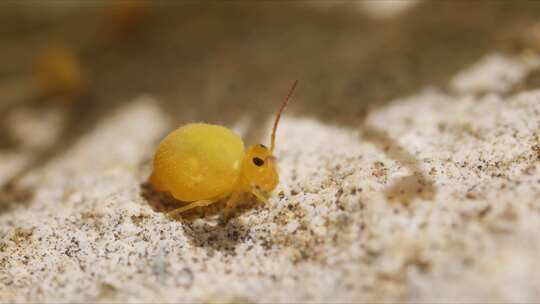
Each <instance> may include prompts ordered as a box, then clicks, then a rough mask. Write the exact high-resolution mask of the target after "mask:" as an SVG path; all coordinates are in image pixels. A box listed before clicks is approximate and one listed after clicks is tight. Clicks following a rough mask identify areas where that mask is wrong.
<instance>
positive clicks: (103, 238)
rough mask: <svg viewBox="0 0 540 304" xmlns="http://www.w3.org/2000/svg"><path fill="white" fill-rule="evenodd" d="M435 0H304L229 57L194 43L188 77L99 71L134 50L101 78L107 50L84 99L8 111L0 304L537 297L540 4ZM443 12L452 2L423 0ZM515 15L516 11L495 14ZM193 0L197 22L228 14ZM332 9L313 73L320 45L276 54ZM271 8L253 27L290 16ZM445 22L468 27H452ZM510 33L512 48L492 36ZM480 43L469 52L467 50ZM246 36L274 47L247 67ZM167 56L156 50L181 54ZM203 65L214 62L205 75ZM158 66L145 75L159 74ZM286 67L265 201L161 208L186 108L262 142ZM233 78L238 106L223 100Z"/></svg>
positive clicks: (229, 47)
mask: <svg viewBox="0 0 540 304" xmlns="http://www.w3.org/2000/svg"><path fill="white" fill-rule="evenodd" d="M430 5H433V4H428V5H427V7H425V6H423V5H420V6H419V7H416V8H409V10H410V11H408V12H406V13H405V14H404V15H401V17H394V18H397V19H390V20H386V19H384V20H386V21H381V20H379V19H376V20H371V19H369V20H367V19H362V18H359V17H355V18H349V17H347V16H349V15H348V13H346V12H345V11H347V10H341V9H340V8H310V9H309V10H308V9H306V8H303V7H300V8H296V9H294V8H293V10H297V11H295V13H296V14H298V13H299V12H303V13H304V15H302V16H303V18H304V20H307V21H305V22H307V23H308V25H305V24H304V25H298V26H297V28H296V29H295V30H292V33H288V34H284V36H283V37H278V38H275V39H273V40H270V41H266V40H257V39H255V38H253V37H252V36H250V35H252V34H251V33H244V34H243V35H247V37H248V38H246V37H245V36H242V35H240V36H239V37H241V38H239V40H238V41H235V42H228V43H229V44H227V43H225V44H222V45H221V48H220V49H219V50H220V52H221V54H225V55H223V57H212V56H210V57H209V58H213V59H210V60H208V61H205V62H203V61H197V56H195V55H194V53H192V52H191V51H190V50H185V51H184V53H182V55H184V56H193V57H192V58H191V59H192V60H195V61H196V62H198V63H199V64H191V65H187V64H185V65H182V64H181V63H182V61H181V59H180V62H181V63H180V65H182V67H183V68H186V69H187V72H186V74H185V75H184V74H176V73H177V72H178V71H179V70H180V69H178V70H175V69H173V70H172V71H171V70H166V71H165V72H164V73H169V74H166V75H165V76H166V78H167V79H170V78H171V77H177V76H178V75H184V76H183V77H184V78H182V79H183V80H184V82H182V84H180V85H179V86H180V87H179V88H178V89H172V88H173V85H172V82H171V83H167V82H163V83H160V84H161V85H159V86H156V85H155V83H154V82H152V81H151V80H144V78H145V77H143V76H141V75H139V74H137V75H133V78H134V79H138V78H140V79H143V80H139V82H137V81H136V80H134V83H127V84H126V85H125V86H122V87H121V88H116V87H115V88H114V89H111V88H112V86H113V85H116V86H118V82H116V83H112V84H108V85H107V81H109V80H110V81H112V79H113V78H114V77H119V76H122V75H124V76H126V75H128V74H130V73H132V71H131V70H132V69H136V68H141V65H142V66H145V64H148V62H147V61H146V60H148V59H147V58H146V57H145V59H144V60H143V59H140V58H139V59H140V60H141V61H140V62H139V63H138V64H139V65H137V54H135V55H133V56H134V58H135V59H134V60H135V64H134V66H129V67H128V66H122V61H120V62H119V63H118V66H119V68H118V70H117V71H116V72H115V71H111V75H108V76H107V75H105V74H99V73H100V69H103V70H106V69H107V68H108V69H110V64H109V63H110V62H115V60H117V59H118V58H117V56H119V55H118V54H121V53H120V52H119V53H118V54H117V53H115V51H114V50H113V51H110V53H107V52H106V53H105V55H104V57H100V58H101V59H96V65H95V67H93V68H92V69H93V73H95V75H102V76H103V78H99V79H96V80H95V92H94V97H93V98H95V99H91V100H93V102H95V104H93V106H92V107H88V104H86V106H85V107H86V108H85V107H82V106H80V107H82V110H81V108H78V107H77V106H74V107H71V108H70V107H65V106H54V107H53V106H51V107H46V108H39V109H36V108H34V107H31V106H21V107H18V108H15V109H11V110H10V112H9V113H8V114H9V115H7V114H6V115H7V116H5V117H6V119H5V121H4V122H3V124H4V125H5V126H6V130H9V134H10V137H11V140H12V141H13V142H15V143H16V144H12V145H11V146H10V147H8V148H6V149H3V150H2V153H1V154H0V161H1V162H0V169H1V170H0V181H1V182H2V183H4V184H9V181H10V179H11V178H12V177H13V176H17V174H20V171H21V168H27V167H28V165H29V164H31V166H30V168H31V169H30V170H28V171H24V172H25V174H24V175H22V176H21V179H20V180H18V181H17V184H16V185H8V186H5V187H4V189H3V191H2V196H1V200H0V202H1V211H0V300H1V301H4V302H9V301H21V302H23V301H39V302H42V301H46V302H73V301H77V302H89V301H92V302H93V301H103V302H112V301H119V302H148V301H153V302H194V301H196V302H205V303H207V302H208V303H243V302H245V303H263V302H289V303H290V302H340V303H342V302H373V301H391V302H395V301H408V302H415V303H416V302H448V301H459V302H480V301H490V302H538V301H539V300H540V284H538V282H540V274H539V272H538V269H540V261H539V260H538V258H537V257H538V256H540V235H539V234H538V231H540V201H539V200H538V197H540V167H539V166H540V139H539V133H538V132H539V131H538V130H539V127H540V91H539V90H536V89H537V88H538V87H539V86H538V67H539V62H540V57H539V55H538V53H537V51H538V50H536V49H535V44H534V43H533V44H529V42H528V40H525V43H524V42H523V40H522V38H523V36H521V34H520V35H518V36H512V35H511V33H510V34H508V33H507V32H506V30H508V29H511V28H512V27H513V26H518V25H522V24H523V23H526V22H527V20H528V19H527V18H526V17H525V16H527V12H528V11H530V9H527V8H524V9H517V8H514V9H508V8H505V7H502V8H501V7H498V6H497V5H494V4H484V6H483V7H478V8H477V10H476V11H472V12H469V15H467V14H465V16H461V17H460V18H458V19H457V20H456V19H455V18H457V17H456V16H454V15H452V12H451V10H448V8H447V7H437V6H436V7H435V8H433V7H431V6H430ZM479 5H480V4H479ZM236 9H238V8H236ZM244 9H245V10H247V11H248V12H249V9H253V10H254V12H255V15H257V14H258V13H260V11H258V9H257V8H249V9H247V8H245V7H243V8H241V9H240V10H239V13H238V14H239V16H241V17H239V19H240V20H241V21H240V22H239V23H240V24H242V22H244V21H253V20H254V19H252V18H254V17H245V15H244V13H245V11H243V10H244ZM272 9H275V10H276V11H278V12H282V13H283V12H284V11H282V8H280V7H277V8H276V7H272V8H271V10H270V11H271V12H275V11H272ZM311 9H312V10H311ZM433 9H439V11H436V12H438V13H440V15H439V17H438V18H434V19H433V20H432V19H431V17H429V16H425V15H423V14H422V13H425V12H426V10H433ZM288 10H290V8H288ZM288 10H285V11H288ZM505 11H510V12H512V14H514V15H515V16H518V17H516V18H517V21H515V20H514V19H512V18H508V19H505V18H503V16H505V15H504V14H505ZM519 12H521V13H519ZM349 13H350V14H353V15H354V14H356V15H358V14H360V13H359V12H352V11H351V12H349ZM208 14H209V15H208ZM291 14H292V13H291ZM223 15H224V16H227V14H225V13H224V14H223ZM292 15H294V14H292ZM200 16H202V17H199V18H201V19H197V18H195V19H194V21H193V22H195V24H196V25H197V26H200V25H201V24H206V23H205V22H207V21H208V20H214V19H213V18H211V17H212V16H213V17H215V16H214V15H212V13H202V14H201V15H200ZM219 16H221V15H219ZM264 16H266V15H264ZM339 16H342V17H343V16H344V17H343V19H342V21H341V22H337V25H336V24H335V23H332V24H334V25H333V26H335V27H336V28H332V25H328V27H330V29H328V27H321V28H325V29H327V30H328V35H326V34H325V33H320V31H319V34H313V36H308V38H310V37H311V38H314V37H319V38H321V37H326V38H327V39H328V40H327V41H318V42H316V43H315V44H316V45H317V46H319V47H321V48H324V46H325V45H328V41H331V42H334V44H331V45H332V46H328V49H326V50H328V51H331V53H325V54H339V56H337V55H336V58H335V59H333V60H323V61H321V63H320V65H319V66H318V68H317V67H311V68H307V67H308V66H312V65H313V63H314V62H317V60H318V58H319V57H317V56H315V55H312V54H309V53H308V54H304V56H303V57H302V56H300V57H295V58H292V59H284V58H287V55H291V54H299V53H302V52H304V51H305V50H307V49H309V48H310V47H312V46H311V45H312V44H313V42H310V43H308V42H306V41H304V40H303V41H301V42H299V43H298V44H295V45H294V47H291V48H285V50H284V51H283V53H279V52H276V49H275V48H274V49H272V50H273V51H274V52H272V51H271V50H267V51H266V52H265V51H264V50H265V47H267V46H268V45H271V44H276V45H278V44H279V42H287V43H290V42H291V39H293V37H295V36H294V33H298V32H301V31H304V30H305V28H309V25H310V24H311V25H312V24H319V23H318V22H315V21H313V20H319V21H321V20H322V21H332V20H334V19H333V18H337V17H339ZM418 16H424V17H423V19H421V18H419V17H418ZM221 17H222V18H225V17H223V16H221ZM259 17H260V16H259ZM495 17H500V18H499V19H498V20H500V23H501V24H502V25H498V26H500V29H498V28H495V25H494V24H493V22H492V18H495ZM208 18H210V19H208ZM267 18H268V19H267V20H266V19H264V20H263V21H261V24H262V25H259V26H260V28H259V29H260V30H261V31H262V30H263V29H265V28H266V27H264V26H263V25H268V24H272V25H276V23H275V21H273V19H272V18H271V17H269V16H267ZM310 18H313V19H310ZM348 18H349V19H348ZM356 18H359V19H358V20H360V21H357V19H356ZM201 20H202V21H201ZM285 20H288V19H287V18H285ZM310 20H312V21H310ZM434 20H435V21H434ZM463 20H465V22H464V21H463ZM486 20H488V21H486ZM505 20H506V21H505ZM508 20H511V21H508ZM196 21H198V22H199V23H197V22H196ZM334 21H335V20H334ZM458 21H459V22H458ZM185 22H186V24H188V25H189V24H191V23H190V22H189V21H185ZM290 22H292V21H286V22H285V23H286V24H285V25H288V24H289V23H290ZM310 22H312V23H310ZM467 22H469V23H467ZM505 22H506V23H505ZM463 23H464V24H465V25H463ZM361 24H363V25H364V26H365V25H366V24H367V25H372V26H373V25H379V26H380V27H377V28H374V29H373V30H372V31H373V32H375V34H371V35H370V34H366V35H367V37H366V38H365V39H366V40H367V42H366V40H362V42H361V43H359V44H358V45H356V44H355V42H354V41H352V42H351V41H349V40H348V39H347V37H350V36H348V35H351V34H352V33H356V34H358V33H360V32H362V31H367V30H366V29H365V28H364V27H362V26H360V25H361ZM449 24H450V25H452V24H455V25H456V27H457V29H456V27H453V29H452V30H447V32H445V29H446V28H447V25H449ZM458 24H461V25H458ZM289 25H290V24H289ZM353 25H354V26H353ZM428 25H433V27H430V26H428ZM503 25H504V26H503ZM437 26H439V27H437ZM460 26H462V27H463V28H460ZM490 26H493V28H490ZM239 27H241V26H239ZM186 28H187V31H190V30H192V29H191V28H190V27H186ZM463 29H467V30H469V31H468V32H467V33H469V34H470V31H473V33H472V34H470V37H467V35H466V34H465V32H460V30H463ZM200 30H201V29H198V31H200ZM204 30H206V31H209V32H211V31H213V27H212V25H208V28H203V29H202V31H204ZM319 30H320V29H319ZM474 30H476V32H475V31H474ZM453 31H458V33H460V34H459V35H458V34H454V32H453ZM279 32H280V30H279V29H271V30H267V32H259V33H258V34H260V35H262V36H263V37H274V36H275V35H276V33H279ZM494 32H496V33H498V34H492V35H493V36H492V37H488V38H486V37H485V36H483V34H484V33H494ZM167 33H169V32H167V31H165V32H161V34H167ZM171 33H172V32H171ZM227 33H228V32H227ZM336 33H341V34H340V35H342V36H339V35H338V36H336V35H335V34H336ZM417 33H424V34H425V35H427V36H428V37H427V38H422V37H420V38H419V37H418V36H417V35H416V34H417ZM426 33H431V34H432V35H435V33H437V34H441V33H442V34H441V35H442V36H443V37H442V38H441V37H439V36H437V37H438V38H434V37H430V36H429V35H428V34H426ZM0 34H2V33H1V32H0ZM169 34H170V33H169ZM445 35H446V37H444V36H445ZM507 35H510V38H507ZM531 35H533V34H531ZM402 36H403V37H402ZM458 36H459V37H460V39H461V40H459V41H452V39H449V40H448V45H447V46H448V48H449V49H448V50H447V49H445V47H444V45H443V47H437V45H439V46H440V44H438V42H439V41H438V39H441V40H444V39H448V38H449V37H458ZM143 37H144V36H143ZM189 37H191V36H189ZM227 37H229V38H230V36H227ZM232 37H236V36H234V35H233V36H232ZM482 37H483V38H482ZM501 37H503V38H501ZM516 37H517V38H516ZM525 37H529V36H525ZM531 37H532V36H531ZM390 38H393V39H390ZM190 39H193V41H191V42H194V43H200V45H205V44H206V43H207V42H205V41H198V40H197V39H196V38H190ZM415 39H416V40H415ZM482 39H486V40H482ZM500 39H502V41H506V42H508V39H509V40H510V41H512V42H513V43H514V44H511V45H510V46H508V44H504V43H503V47H500V45H499V43H500V41H501V40H500ZM433 40H435V41H433ZM307 41H309V39H307ZM388 41H391V42H392V43H393V44H394V45H397V46H398V49H397V50H395V49H394V51H392V50H389V49H388V48H387V47H388V46H389V45H391V44H392V43H390V42H388ZM473 41H474V42H473ZM368 42H369V43H368ZM223 43H224V42H223ZM466 43H472V45H471V47H470V49H469V48H465V47H464V48H459V47H456V46H457V45H460V44H466ZM516 45H517V46H516ZM233 46H234V47H233ZM508 48H512V49H514V48H517V49H518V50H519V52H504V51H503V50H507V49H508ZM254 49H255V50H260V51H261V53H260V54H259V55H257V56H258V57H249V56H248V57H247V58H248V59H247V60H246V62H244V64H245V67H237V66H236V65H235V64H234V63H235V62H240V61H241V60H240V59H241V58H242V56H246V55H247V54H251V51H252V50H254ZM360 49H362V50H361V51H360ZM420 49H421V50H422V51H425V52H423V53H422V54H421V55H420ZM501 49H503V50H501ZM415 51H417V52H418V53H416V52H415ZM161 52H164V53H160V55H163V56H162V57H160V58H159V60H162V61H163V62H164V63H166V62H169V60H172V59H170V58H168V57H167V56H165V55H171V54H172V53H171V54H169V53H168V52H167V51H161ZM158 53H159V52H158ZM450 54H452V55H454V56H449V55H450ZM206 55H208V54H206ZM375 55H377V56H375ZM208 56H209V55H208ZM445 56H449V57H445ZM152 58H153V57H152ZM255 58H258V59H260V60H261V61H257V60H255ZM329 58H332V56H329ZM442 59H447V60H442ZM156 60H157V59H156ZM235 60H236V61H235ZM441 60H442V61H441ZM294 61H298V63H297V64H296V65H294V64H292V65H291V64H290V62H294ZM445 61H446V62H445ZM224 62H228V63H230V64H229V65H227V66H221V65H220V63H224ZM231 62H232V63H231ZM261 62H264V64H262V63H261ZM349 62H351V64H348V63H349ZM382 62H384V64H383V63H382ZM439 63H440V64H439ZM272 64H275V65H277V67H280V68H281V67H283V68H284V67H286V66H288V68H284V71H283V73H279V74H278V75H273V73H274V74H275V70H272V72H270V71H263V70H262V69H261V68H262V67H264V66H266V65H268V66H269V65H272ZM336 65H337V66H338V67H339V68H336ZM6 66H8V65H6ZM302 66H303V67H306V69H307V70H303V71H302V72H299V71H297V69H299V67H302ZM197 67H199V68H200V69H201V70H200V71H206V73H204V75H206V76H207V78H205V79H204V81H201V82H200V83H199V84H198V86H195V87H193V84H194V83H195V82H197V80H200V79H199V77H201V75H200V74H199V73H200V71H198V70H197ZM383 67H387V68H386V69H385V68H383ZM318 69H321V71H320V73H319V74H317V73H316V72H317V70H318ZM325 69H327V70H325ZM256 71H260V72H261V73H260V74H257V73H255V72H256ZM323 71H326V73H323ZM145 72H146V74H144V75H146V76H147V77H148V78H149V79H151V77H152V76H155V75H154V74H153V73H157V72H156V71H155V68H152V67H149V70H145ZM250 75H257V77H255V79H254V80H253V83H250V82H249V81H248V80H247V79H248V78H249V77H250ZM235 76H237V77H236V78H235ZM126 77H127V76H126ZM252 77H253V76H252ZM289 78H290V79H294V78H299V80H300V86H299V89H298V93H297V95H296V99H295V101H294V103H293V104H292V105H291V107H290V111H289V112H287V113H286V114H285V116H284V117H283V120H282V124H281V126H280V130H279V133H278V146H277V152H276V154H277V157H278V158H279V165H280V172H281V174H280V178H281V180H280V184H279V186H278V189H277V190H276V191H275V193H274V195H273V196H272V198H271V199H270V200H269V202H268V203H266V204H256V203H255V202H254V200H253V199H250V198H246V199H245V200H244V204H243V206H242V208H239V210H238V211H237V213H236V215H235V216H234V217H233V218H232V219H231V220H229V221H228V222H225V221H224V220H223V218H222V215H221V212H220V208H221V206H220V205H219V204H218V205H216V206H212V207H211V208H207V209H205V210H200V212H199V213H196V214H194V215H193V216H190V217H188V218H185V219H178V220H172V219H170V218H167V217H165V216H164V214H163V211H166V210H170V209H171V208H174V204H175V202H173V201H171V200H170V199H168V198H164V197H162V196H159V195H157V194H156V193H153V192H152V191H151V190H149V189H148V186H147V185H146V180H147V177H148V175H149V172H150V170H151V157H152V154H153V152H154V149H155V147H156V145H157V143H158V142H159V140H160V139H161V138H162V137H163V136H164V135H165V134H166V133H167V132H169V131H170V130H172V129H173V128H175V127H176V126H178V125H179V124H181V123H184V122H187V121H191V120H205V121H211V122H219V123H222V124H225V125H226V126H228V127H230V128H232V129H234V130H236V131H237V132H238V133H239V134H241V135H242V136H243V137H244V138H246V141H247V142H248V143H251V142H254V141H262V142H263V143H267V142H268V139H269V134H268V132H269V129H270V127H271V123H272V111H273V109H274V108H275V105H276V102H279V100H280V97H281V95H279V94H282V95H283V94H284V93H285V92H286V90H287V87H288V86H289V85H290V83H291V81H289ZM100 79H101V80H100ZM125 79H128V78H125ZM100 81H102V82H100ZM145 81H148V83H147V82H145ZM177 83H178V82H177ZM265 83H266V84H267V85H268V88H266V89H263V86H264V84H265ZM321 84H325V85H326V86H322V85H321ZM200 87H202V88H205V89H204V90H199V88H200ZM128 92H129V93H128ZM228 94H230V96H234V97H235V99H234V101H225V100H230V99H227V98H226V96H227V95H228ZM276 95H277V96H276ZM188 97H189V98H188ZM178 98H180V99H178ZM186 99H188V100H186ZM178 100H179V101H178ZM189 100H192V101H189ZM246 100H249V102H246ZM274 101H276V102H274ZM84 102H89V101H84ZM74 109H78V110H74ZM80 112H82V113H80ZM79 124H80V126H79ZM66 126H67V127H66ZM70 126H78V127H79V128H75V127H73V128H71V127H70ZM66 129H68V130H67V131H66ZM4 132H6V131H4ZM51 146H53V149H51V148H50V147H51ZM43 151H45V152H43ZM51 151H52V152H51ZM43 155H45V157H44V156H43ZM36 159H39V160H40V161H39V162H38V163H37V164H36V162H35V160H36Z"/></svg>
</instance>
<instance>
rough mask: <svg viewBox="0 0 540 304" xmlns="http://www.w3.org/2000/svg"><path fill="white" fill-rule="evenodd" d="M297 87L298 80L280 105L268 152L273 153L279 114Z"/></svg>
mask: <svg viewBox="0 0 540 304" xmlns="http://www.w3.org/2000/svg"><path fill="white" fill-rule="evenodd" d="M297 85H298V80H295V81H294V83H293V85H292V87H291V89H290V90H289V94H287V97H285V100H284V101H283V103H282V104H281V107H280V108H279V111H278V113H277V115H276V120H274V127H273V128H272V143H271V145H270V152H274V147H275V146H276V131H277V126H278V123H279V119H280V118H281V113H282V112H283V110H285V107H287V104H288V103H289V100H290V99H291V97H292V94H293V93H294V89H296V86H297Z"/></svg>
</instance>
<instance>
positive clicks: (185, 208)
mask: <svg viewBox="0 0 540 304" xmlns="http://www.w3.org/2000/svg"><path fill="white" fill-rule="evenodd" d="M215 202H216V201H215V200H203V201H196V202H192V203H190V204H189V205H186V206H182V207H180V208H177V209H174V210H173V211H169V212H167V215H168V216H171V217H175V216H176V215H178V214H180V213H182V212H185V211H188V210H191V209H193V208H197V207H206V206H208V205H211V204H213V203H215Z"/></svg>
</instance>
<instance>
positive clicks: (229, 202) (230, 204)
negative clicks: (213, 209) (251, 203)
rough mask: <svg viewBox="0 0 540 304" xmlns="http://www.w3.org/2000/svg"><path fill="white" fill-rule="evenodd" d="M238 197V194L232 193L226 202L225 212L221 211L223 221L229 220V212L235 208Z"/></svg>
mask: <svg viewBox="0 0 540 304" xmlns="http://www.w3.org/2000/svg"><path fill="white" fill-rule="evenodd" d="M239 197H240V194H239V193H238V192H233V193H232V194H231V196H230V197H229V199H228V200H227V203H226V204H225V210H224V211H223V215H224V216H225V219H226V220H227V219H229V217H230V216H231V211H232V210H233V209H234V208H236V203H237V202H238V198H239Z"/></svg>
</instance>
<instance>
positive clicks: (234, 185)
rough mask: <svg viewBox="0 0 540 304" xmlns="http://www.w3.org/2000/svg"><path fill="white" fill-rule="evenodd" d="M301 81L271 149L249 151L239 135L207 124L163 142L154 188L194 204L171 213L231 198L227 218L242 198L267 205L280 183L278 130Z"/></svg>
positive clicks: (255, 147) (180, 130) (190, 126)
mask: <svg viewBox="0 0 540 304" xmlns="http://www.w3.org/2000/svg"><path fill="white" fill-rule="evenodd" d="M297 83H298V81H295V82H294V84H293V85H292V87H291V89H290V91H289V94H288V95H287V97H286V98H285V100H284V101H283V103H282V105H281V107H280V109H279V111H278V113H277V115H276V119H275V121H274V126H273V128H272V137H271V145H270V148H267V147H266V146H265V145H262V144H257V145H253V146H251V147H249V148H248V149H247V150H246V151H244V142H243V141H242V139H241V138H240V136H238V135H237V134H235V133H234V132H233V131H231V130H229V129H227V128H225V127H222V126H218V125H211V124H207V123H190V124H186V125H184V126H182V127H180V128H178V129H176V130H174V131H173V132H171V133H170V134H169V135H167V136H166V137H165V139H163V140H162V141H161V143H160V144H159V146H158V149H157V151H156V154H155V156H154V170H153V172H152V175H151V176H150V184H151V185H152V187H153V188H154V189H155V190H156V191H163V192H170V193H171V195H172V196H173V197H174V198H175V199H177V200H180V201H184V202H189V204H187V205H185V206H182V207H180V208H177V209H175V210H173V211H171V212H170V213H169V215H176V214H179V213H182V212H184V211H187V210H190V209H193V208H196V207H204V206H208V205H210V204H213V203H215V202H217V201H219V200H221V199H223V198H226V197H229V198H228V200H227V203H226V205H225V216H226V217H228V215H229V213H230V211H231V210H233V209H234V208H235V206H236V203H237V201H238V199H239V197H240V194H242V193H252V194H253V195H255V196H256V197H257V198H258V199H260V200H261V201H266V195H267V194H269V193H271V192H272V191H273V190H274V189H275V188H276V186H277V184H278V181H279V176H278V170H277V164H276V158H275V157H274V156H273V152H274V147H275V139H276V130H277V126H278V122H279V119H280V117H281V113H282V112H283V110H284V109H285V107H286V106H287V103H288V102H289V100H290V98H291V96H292V94H293V92H294V89H295V88H296V85H297Z"/></svg>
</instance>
